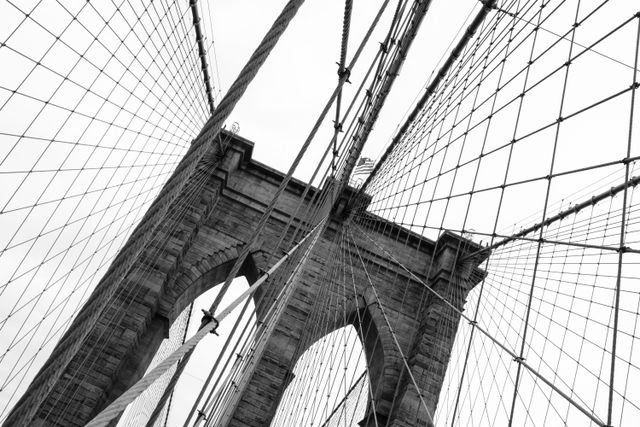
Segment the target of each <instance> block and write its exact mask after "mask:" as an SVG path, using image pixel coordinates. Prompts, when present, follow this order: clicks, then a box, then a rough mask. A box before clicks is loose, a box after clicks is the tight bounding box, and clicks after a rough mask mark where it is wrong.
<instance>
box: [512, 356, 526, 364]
mask: <svg viewBox="0 0 640 427" xmlns="http://www.w3.org/2000/svg"><path fill="white" fill-rule="evenodd" d="M513 361H514V362H518V363H522V362H524V357H522V356H516V357H514V358H513Z"/></svg>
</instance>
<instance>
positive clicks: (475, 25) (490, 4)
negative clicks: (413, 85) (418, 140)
mask: <svg viewBox="0 0 640 427" xmlns="http://www.w3.org/2000/svg"><path fill="white" fill-rule="evenodd" d="M497 2H498V0H485V1H483V2H482V9H480V11H479V12H478V14H477V15H476V17H475V18H474V19H473V21H472V22H471V24H469V27H468V28H467V31H466V32H465V33H464V35H463V36H462V38H461V39H460V41H458V44H457V45H456V47H455V48H454V49H453V50H452V51H451V54H450V55H449V57H448V58H447V60H446V61H445V63H444V64H443V65H442V67H441V68H440V71H438V74H436V76H435V77H434V79H433V81H432V82H431V83H430V84H429V86H428V87H427V90H426V91H425V93H424V94H423V95H422V97H421V98H420V100H419V101H418V103H417V104H416V106H415V107H414V108H413V110H412V111H411V114H409V117H407V120H405V122H404V123H403V124H402V127H400V130H399V131H398V133H397V134H396V136H395V137H394V138H393V140H392V141H391V144H389V146H388V147H387V149H386V150H385V152H384V154H383V155H382V157H381V158H380V161H379V162H378V163H377V164H376V166H375V167H374V168H373V172H371V175H369V176H368V177H367V179H366V181H365V182H364V184H362V187H360V191H361V192H363V193H364V192H365V190H366V188H367V187H368V186H369V184H370V183H371V181H372V180H373V177H375V176H376V174H377V173H378V171H379V170H380V168H381V167H382V165H383V164H384V163H385V161H386V160H387V157H389V155H390V154H391V152H392V151H393V150H394V148H395V147H396V146H397V145H398V143H400V141H401V140H402V137H403V136H404V135H405V133H406V132H407V130H408V129H409V126H410V125H411V124H412V123H413V122H414V121H415V119H416V118H417V117H418V114H419V113H420V111H421V110H422V108H423V107H424V106H425V105H426V103H427V101H428V100H429V99H430V98H431V96H432V95H433V94H434V93H435V91H436V89H437V88H438V85H440V82H442V79H443V78H444V77H445V76H446V75H447V73H448V72H449V70H450V69H451V67H452V66H453V64H454V63H455V61H456V59H458V57H459V56H460V54H461V53H462V51H463V50H464V48H465V46H466V45H467V43H468V42H469V40H471V38H472V37H473V36H474V35H475V33H476V31H478V29H479V28H480V25H481V24H482V21H484V19H485V18H486V17H487V15H488V14H489V12H490V11H491V10H492V9H493V8H495V6H496V3H497Z"/></svg>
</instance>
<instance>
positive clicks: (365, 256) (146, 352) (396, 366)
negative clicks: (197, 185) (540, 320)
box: [6, 137, 482, 426]
mask: <svg viewBox="0 0 640 427" xmlns="http://www.w3.org/2000/svg"><path fill="white" fill-rule="evenodd" d="M252 147H253V146H252V144H251V143H250V142H248V141H246V140H243V139H241V138H238V137H234V138H233V140H232V144H231V147H230V149H229V150H228V152H227V154H226V156H225V157H224V158H223V159H221V164H220V165H219V166H218V167H217V168H215V170H213V171H211V172H209V173H208V175H209V176H208V178H207V180H206V183H205V185H204V188H202V189H201V190H199V191H198V192H196V193H195V194H192V192H189V190H187V191H185V195H184V196H183V197H182V198H181V199H180V200H179V201H178V202H177V203H176V209H175V212H176V214H175V215H173V216H172V217H171V218H169V220H168V221H167V223H166V224H165V226H163V227H162V230H160V232H159V233H158V235H157V238H156V240H155V241H154V243H153V244H152V245H151V246H150V247H148V248H147V250H146V251H145V252H144V254H143V256H141V257H140V259H139V260H138V261H137V263H136V265H135V267H134V268H133V269H132V270H131V271H130V273H129V274H128V275H127V277H126V279H125V280H124V281H123V282H122V283H120V284H119V291H118V292H117V294H116V297H115V298H114V299H113V301H111V303H110V304H109V306H108V309H107V310H106V311H105V312H104V313H103V315H102V316H101V318H100V321H99V322H98V325H97V326H96V327H95V328H94V329H93V330H92V332H91V333H90V335H89V337H88V338H87V340H86V341H85V342H84V344H83V345H82V347H81V349H80V351H79V352H78V354H76V356H75V357H74V358H73V359H72V360H70V361H67V362H68V363H64V365H65V366H66V369H65V370H64V373H63V375H62V376H61V379H60V381H58V382H57V383H56V385H55V388H54V389H53V391H52V392H51V393H50V394H49V395H48V397H47V399H46V400H45V401H44V402H42V404H41V405H40V406H39V408H38V412H37V419H35V420H31V421H28V420H22V419H20V417H19V414H20V411H19V410H18V411H16V410H14V413H12V415H11V416H10V418H9V420H8V421H7V423H8V424H6V425H42V426H53V425H61V426H81V425H84V424H85V423H86V422H87V421H88V420H90V419H91V418H92V417H93V416H95V415H96V414H97V413H98V412H99V411H100V410H101V409H103V408H104V407H105V406H106V405H108V404H109V403H110V402H111V401H113V400H114V399H115V398H116V397H117V396H119V395H120V394H121V393H122V392H123V391H124V390H126V389H127V388H128V387H129V386H131V385H132V384H133V383H134V382H135V381H137V380H138V379H139V378H140V377H141V376H142V374H143V373H144V371H145V369H146V368H147V366H148V364H149V363H150V361H151V359H152V356H153V354H154V353H155V351H156V349H157V348H158V346H159V345H160V343H161V342H162V340H163V339H164V338H165V337H166V336H167V333H168V328H169V326H170V325H171V323H172V322H173V321H174V320H175V319H176V317H177V316H178V315H179V313H180V312H181V311H182V310H183V309H185V308H186V307H187V306H188V305H189V303H190V302H191V301H193V300H194V299H195V298H197V297H198V296H199V295H201V294H202V293H203V292H205V291H207V290H208V289H210V288H211V287H213V286H215V285H217V284H219V283H220V282H222V281H223V280H224V279H225V277H226V275H227V274H228V272H229V271H230V269H231V266H232V265H233V263H234V261H235V259H236V258H237V256H238V253H239V251H240V250H241V249H242V247H243V246H244V244H245V242H247V241H248V240H249V238H250V236H251V233H252V232H253V230H254V228H255V225H256V223H257V222H258V220H259V218H260V217H261V215H262V213H263V211H264V210H265V208H266V206H267V204H268V203H269V201H270V200H271V198H272V196H273V194H274V193H275V191H276V189H277V188H278V185H279V183H280V182H281V180H282V178H283V174H282V173H280V172H278V171H275V170H273V169H271V168H269V167H267V166H265V165H262V164H260V163H258V162H256V161H254V160H252V159H251V152H252ZM303 189H304V184H303V183H301V182H299V181H296V180H292V181H291V183H290V184H289V186H288V188H287V191H285V193H284V194H283V195H282V197H281V199H280V201H279V202H278V205H277V208H276V210H275V211H274V213H273V215H272V216H271V218H270V219H269V221H268V223H267V226H266V228H265V231H264V233H263V235H262V236H261V239H260V240H259V244H257V245H256V246H255V247H254V248H252V249H253V252H252V255H251V256H250V257H249V258H248V259H247V260H246V262H245V263H244V265H243V268H242V270H241V272H240V274H241V275H244V276H246V277H247V279H248V281H249V282H253V281H255V280H256V279H257V277H258V276H259V274H260V272H263V271H266V270H267V269H269V268H270V267H271V265H270V264H271V263H274V262H275V261H276V260H277V259H278V258H279V257H280V256H281V255H282V253H281V252H280V253H276V245H277V243H278V242H279V240H280V238H281V236H282V234H283V233H284V230H285V226H286V223H287V221H288V220H289V218H290V217H291V216H293V215H294V213H295V212H296V208H297V206H298V200H299V196H300V195H301V194H302V191H303ZM315 191H317V190H313V191H311V193H310V194H309V195H308V196H307V200H306V201H305V202H304V204H303V208H302V209H300V211H299V212H305V210H306V209H305V208H306V205H307V204H308V203H309V201H310V200H312V198H313V196H314V195H315ZM347 191H351V190H347ZM345 200H348V197H347V195H344V199H343V200H342V201H341V202H339V203H338V205H337V207H336V209H335V210H334V217H333V219H332V221H331V222H330V224H329V226H328V227H327V229H326V231H325V233H324V235H323V236H322V237H321V239H320V240H319V242H318V244H317V245H316V247H315V249H314V251H313V253H312V255H311V258H310V260H309V262H308V263H307V265H306V266H305V269H304V271H303V272H302V275H301V279H300V285H299V286H298V288H297V290H296V292H295V293H294V294H293V295H292V298H291V300H290V301H289V303H288V305H287V307H286V308H285V310H284V312H283V314H282V316H281V318H280V320H279V322H278V324H277V326H276V328H275V332H274V333H273V335H272V337H271V338H270V341H269V342H268V343H267V346H266V349H265V352H264V354H263V355H262V357H261V359H260V361H259V362H258V364H257V368H256V371H255V373H254V375H253V376H252V378H251V379H250V381H249V383H248V385H247V387H246V388H245V389H244V392H243V394H242V396H240V398H239V399H238V401H237V405H236V406H235V410H234V411H233V412H232V416H231V417H230V419H229V420H228V421H229V423H228V424H229V425H232V426H263V425H268V423H269V421H270V419H271V417H273V415H274V413H275V411H276V409H277V405H278V403H279V400H280V398H281V396H282V394H283V392H284V390H285V388H286V386H287V384H288V383H289V382H290V380H291V378H292V376H291V370H292V369H293V366H294V365H295V362H296V357H298V356H299V355H300V354H302V353H303V352H304V350H305V349H306V348H308V347H309V346H310V345H312V344H313V343H314V342H316V341H317V340H318V339H320V338H322V336H324V335H326V334H327V333H329V332H331V331H332V330H335V329H338V328H340V327H342V326H346V325H347V324H352V325H354V326H355V328H356V330H357V331H359V333H360V335H361V340H362V342H363V346H364V348H365V353H366V355H367V359H368V365H369V372H370V380H371V384H372V388H373V390H374V395H375V408H376V415H375V416H376V417H377V420H378V421H380V422H386V420H387V419H389V420H390V425H394V426H408V425H423V424H424V422H425V420H426V417H425V413H424V408H423V407H422V405H421V403H420V397H419V394H418V391H417V390H416V388H415V385H414V382H415V383H417V385H418V387H419V388H420V394H421V395H422V397H423V399H424V400H425V401H426V403H427V405H428V407H429V410H430V412H431V413H433V411H434V410H435V407H436V405H437V399H438V394H439V391H440V387H441V384H442V380H443V377H444V373H445V370H446V367H447V364H448V360H449V353H450V349H451V346H452V344H453V339H454V337H455V332H456V329H457V325H458V322H459V316H458V315H457V314H456V313H455V312H454V311H453V310H451V309H450V308H449V307H447V306H446V305H445V304H444V303H442V301H440V300H438V299H437V298H435V297H433V295H432V294H431V293H430V292H428V291H427V290H426V289H425V287H424V285H423V284H422V283H419V282H418V281H416V280H414V279H413V278H412V277H411V276H410V275H409V274H408V273H407V272H406V271H405V270H404V269H402V268H400V267H399V266H398V265H397V264H396V263H395V262H393V261H392V260H391V259H389V257H388V256H387V255H386V254H384V253H383V252H381V251H380V249H379V248H377V247H376V246H375V245H372V243H371V241H370V240H368V239H367V238H366V237H365V236H364V235H362V233H355V234H354V235H353V238H354V242H355V245H356V246H357V248H358V250H357V251H356V250H352V252H351V256H352V257H353V258H354V259H357V260H358V262H354V267H353V268H354V272H353V273H354V277H355V286H356V293H357V297H356V298H353V283H347V284H343V283H338V282H337V281H335V282H334V281H327V277H329V275H330V271H331V268H332V260H334V259H335V251H336V250H337V248H336V243H334V237H335V236H336V233H339V232H340V231H341V228H342V226H343V221H344V219H345V217H346V211H345V209H347V206H346V205H345V203H344V201H345ZM347 210H348V209H347ZM359 226H360V227H362V228H363V229H364V230H365V231H366V232H367V233H368V234H370V236H371V237H372V238H373V239H374V240H375V241H376V242H377V243H378V244H379V245H381V246H382V247H384V248H385V249H386V250H387V251H389V252H390V253H392V254H393V256H394V257H395V258H397V259H398V260H401V261H402V263H403V265H404V266H405V267H406V268H408V269H409V270H411V272H412V273H413V274H415V276H416V277H419V278H420V280H422V281H423V282H428V283H429V284H430V286H432V287H434V288H435V289H436V290H437V291H438V292H441V293H442V294H444V295H449V296H455V298H454V299H453V301H454V303H455V305H456V306H457V307H459V308H462V305H463V304H464V298H465V296H466V294H467V292H468V291H469V290H470V288H471V287H472V286H473V285H474V284H475V282H477V281H479V280H481V278H482V274H481V272H479V270H478V269H477V268H475V267H476V266H475V265H467V266H458V265H456V263H455V260H456V259H458V258H459V255H460V254H463V253H467V252H468V251H470V250H471V249H474V248H475V247H473V246H472V247H464V246H465V245H469V244H470V242H468V241H465V240H464V239H461V238H459V237H457V236H455V235H453V234H449V233H445V234H444V235H443V237H442V238H441V239H440V240H439V241H438V242H432V241H428V240H426V239H424V238H421V237H420V236H417V235H415V234H412V233H410V232H408V231H407V230H404V229H402V228H400V227H398V226H397V225H394V224H392V223H389V222H386V221H384V220H382V219H380V218H377V217H375V216H372V215H370V216H368V217H365V218H364V219H363V220H361V221H360V222H359ZM287 237H290V236H287ZM359 256H362V260H363V262H364V264H366V266H367V271H366V272H365V269H364V268H363V266H362V264H361V263H360V262H359V258H358V257H359ZM430 266H431V268H430ZM367 273H368V275H367ZM427 276H429V277H427ZM470 277H471V279H469V278H470ZM345 286H347V289H348V290H349V293H348V296H349V297H348V298H345V295H344V289H345ZM372 286H374V287H375V289H376V290H377V297H376V294H375V293H374V292H373V289H372ZM277 291H278V289H277V288H269V289H268V290H266V291H261V293H259V294H258V295H257V296H256V301H258V305H257V307H256V312H257V316H258V319H259V320H260V319H261V316H263V315H264V313H265V312H266V311H267V309H268V307H269V305H270V304H272V302H273V298H271V297H270V296H269V295H270V294H275V292H277ZM262 292H268V294H267V295H266V296H265V297H264V298H260V295H262ZM378 298H379V300H380V303H379V302H378ZM322 299H323V301H332V303H331V304H329V305H328V306H327V308H325V309H327V310H328V311H329V313H326V315H327V316H328V317H327V318H332V319H335V321H334V322H333V323H332V324H331V325H330V327H329V328H330V330H326V329H325V330H318V329H317V328H312V327H310V326H309V324H310V319H311V318H312V316H313V315H314V310H317V307H318V304H315V303H316V302H317V301H319V300H322ZM92 304H93V300H92V298H90V299H89V301H88V302H87V304H86V305H85V307H84V308H83V310H91V309H92ZM345 311H346V313H347V316H343V314H344V313H345ZM332 313H333V314H336V315H333V314H332ZM84 326H85V325H84V324H83V323H82V322H81V321H77V320H76V321H75V322H74V323H73V325H72V328H80V327H84ZM398 345H399V346H400V349H401V351H400V350H399V348H398ZM405 364H406V365H408V366H409V368H410V369H409V372H407V370H406V368H405ZM43 369H44V368H43ZM41 372H43V371H41ZM409 373H410V374H409ZM35 387H38V384H37V383H34V384H32V386H31V388H30V389H29V390H28V391H27V393H30V392H33V389H34V388H35ZM17 407H18V408H19V404H18V405H17ZM372 410H373V408H372V407H370V408H369V412H371V411H372ZM367 420H368V421H366V420H365V421H364V422H363V425H375V422H374V420H373V414H372V416H370V417H368V418H367Z"/></svg>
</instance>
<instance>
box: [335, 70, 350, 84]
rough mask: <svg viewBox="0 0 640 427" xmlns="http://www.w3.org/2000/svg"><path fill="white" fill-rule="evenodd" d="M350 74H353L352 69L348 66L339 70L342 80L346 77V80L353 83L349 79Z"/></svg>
mask: <svg viewBox="0 0 640 427" xmlns="http://www.w3.org/2000/svg"><path fill="white" fill-rule="evenodd" d="M350 76H351V70H350V69H348V68H347V67H345V68H343V69H342V70H338V77H340V80H342V79H343V78H344V79H345V82H347V83H351V82H350V81H349V77H350Z"/></svg>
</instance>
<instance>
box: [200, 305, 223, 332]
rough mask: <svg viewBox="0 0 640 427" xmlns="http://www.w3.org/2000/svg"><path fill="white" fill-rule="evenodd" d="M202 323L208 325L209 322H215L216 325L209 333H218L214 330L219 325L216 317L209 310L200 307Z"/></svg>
mask: <svg viewBox="0 0 640 427" xmlns="http://www.w3.org/2000/svg"><path fill="white" fill-rule="evenodd" d="M202 313H203V316H202V321H201V322H202V324H203V325H208V324H209V323H211V322H216V326H215V327H214V328H213V329H212V330H211V333H212V334H213V335H218V333H217V332H216V330H217V329H218V325H220V322H218V319H216V318H215V317H213V314H211V312H210V311H209V310H205V309H202Z"/></svg>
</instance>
